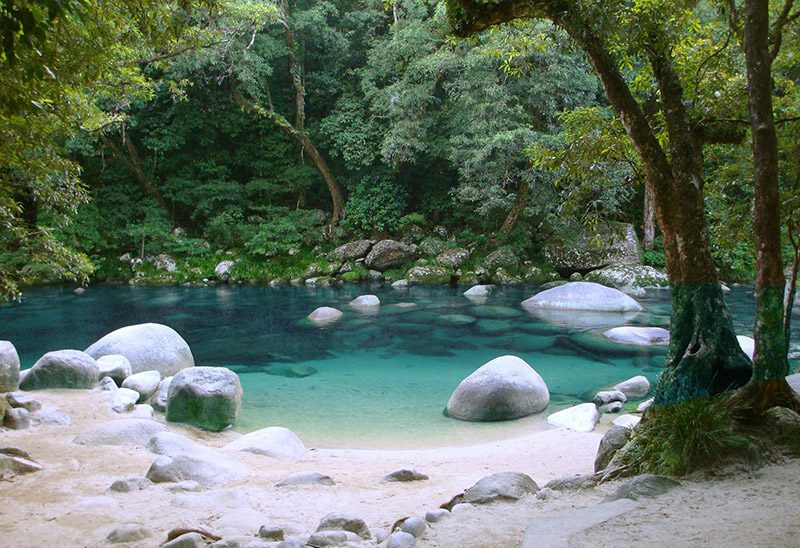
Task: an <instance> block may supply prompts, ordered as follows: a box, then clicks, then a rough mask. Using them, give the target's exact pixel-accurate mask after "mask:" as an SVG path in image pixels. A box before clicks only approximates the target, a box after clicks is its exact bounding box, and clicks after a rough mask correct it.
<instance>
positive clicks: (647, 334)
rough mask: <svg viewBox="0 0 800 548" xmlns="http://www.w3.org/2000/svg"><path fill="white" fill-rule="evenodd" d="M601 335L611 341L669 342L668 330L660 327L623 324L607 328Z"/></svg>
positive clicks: (646, 343) (633, 342)
mask: <svg viewBox="0 0 800 548" xmlns="http://www.w3.org/2000/svg"><path fill="white" fill-rule="evenodd" d="M603 336H604V337H606V338H608V339H611V340H612V341H617V342H622V343H628V344H639V345H650V344H663V343H668V342H669V331H667V330H666V329H663V328H661V327H632V326H628V325H625V326H622V327H615V328H613V329H609V330H608V331H605V332H604V333H603Z"/></svg>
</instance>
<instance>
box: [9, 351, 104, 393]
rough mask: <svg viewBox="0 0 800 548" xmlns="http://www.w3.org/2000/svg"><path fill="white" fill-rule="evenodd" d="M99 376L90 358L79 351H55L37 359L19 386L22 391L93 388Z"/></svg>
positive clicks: (98, 371)
mask: <svg viewBox="0 0 800 548" xmlns="http://www.w3.org/2000/svg"><path fill="white" fill-rule="evenodd" d="M99 374H100V368H99V367H97V362H96V361H95V360H94V358H93V357H92V356H90V355H88V354H86V353H84V352H81V351H80V350H56V351H55V352H48V353H47V354H45V355H44V356H42V357H41V358H39V360H38V361H37V362H36V363H35V364H33V367H32V368H31V369H30V371H29V372H28V374H27V375H26V376H25V378H24V379H23V380H22V382H20V385H19V386H20V388H21V389H22V390H40V389H44V388H93V387H94V385H95V384H97V379H98V378H99Z"/></svg>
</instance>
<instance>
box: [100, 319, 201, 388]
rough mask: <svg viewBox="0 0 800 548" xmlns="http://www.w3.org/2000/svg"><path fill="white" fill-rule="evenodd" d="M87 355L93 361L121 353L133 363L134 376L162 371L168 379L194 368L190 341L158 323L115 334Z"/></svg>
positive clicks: (122, 330)
mask: <svg viewBox="0 0 800 548" xmlns="http://www.w3.org/2000/svg"><path fill="white" fill-rule="evenodd" d="M86 353H87V354H89V355H90V356H92V357H93V358H99V357H101V356H108V355H109V354H121V355H123V356H125V357H126V358H128V360H129V361H130V362H131V369H132V372H133V373H139V372H141V371H153V370H155V371H158V372H159V373H161V375H162V376H164V377H166V376H169V375H174V374H175V373H177V372H178V371H180V370H181V369H185V368H187V367H193V366H194V357H193V356H192V351H191V350H190V349H189V345H188V344H186V341H185V340H183V338H182V337H181V336H180V335H178V333H177V332H175V330H174V329H172V328H171V327H167V326H166V325H161V324H157V323H143V324H137V325H129V326H127V327H123V328H121V329H117V330H116V331H112V332H111V333H109V334H108V335H106V336H105V337H103V338H102V339H100V340H99V341H97V342H96V343H94V344H93V345H92V346H90V347H89V348H87V349H86Z"/></svg>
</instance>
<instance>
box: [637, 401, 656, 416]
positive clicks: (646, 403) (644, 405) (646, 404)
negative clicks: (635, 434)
mask: <svg viewBox="0 0 800 548" xmlns="http://www.w3.org/2000/svg"><path fill="white" fill-rule="evenodd" d="M655 401H656V400H655V398H650V399H649V400H645V401H643V402H642V403H640V404H639V405H638V406H637V407H636V411H638V412H639V413H644V412H645V411H647V409H648V408H649V407H650V406H651V405H653V403H654V402H655Z"/></svg>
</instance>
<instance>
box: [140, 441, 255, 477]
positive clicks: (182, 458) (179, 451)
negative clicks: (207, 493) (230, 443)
mask: <svg viewBox="0 0 800 548" xmlns="http://www.w3.org/2000/svg"><path fill="white" fill-rule="evenodd" d="M147 448H148V449H149V450H150V451H152V452H153V453H157V454H159V455H162V457H160V458H159V459H157V460H156V461H155V462H154V463H153V464H152V465H151V466H150V469H149V470H148V472H147V474H146V476H147V478H148V479H150V480H151V481H153V482H155V483H163V482H172V483H179V482H182V481H187V480H193V481H196V482H198V483H199V484H200V485H202V486H210V485H216V484H221V483H227V482H229V481H233V480H236V479H239V478H241V477H243V476H244V475H246V474H247V473H248V468H247V467H246V466H244V465H243V464H242V463H240V462H238V461H237V460H235V459H232V458H231V457H230V456H227V455H223V454H221V453H219V452H217V451H215V450H213V449H211V448H209V447H205V446H203V445H200V444H199V443H196V442H194V441H192V440H190V439H189V438H187V437H185V436H181V435H179V434H175V433H173V432H169V431H167V432H160V433H158V434H156V435H155V436H153V437H152V438H151V439H150V442H149V443H148V444H147Z"/></svg>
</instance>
